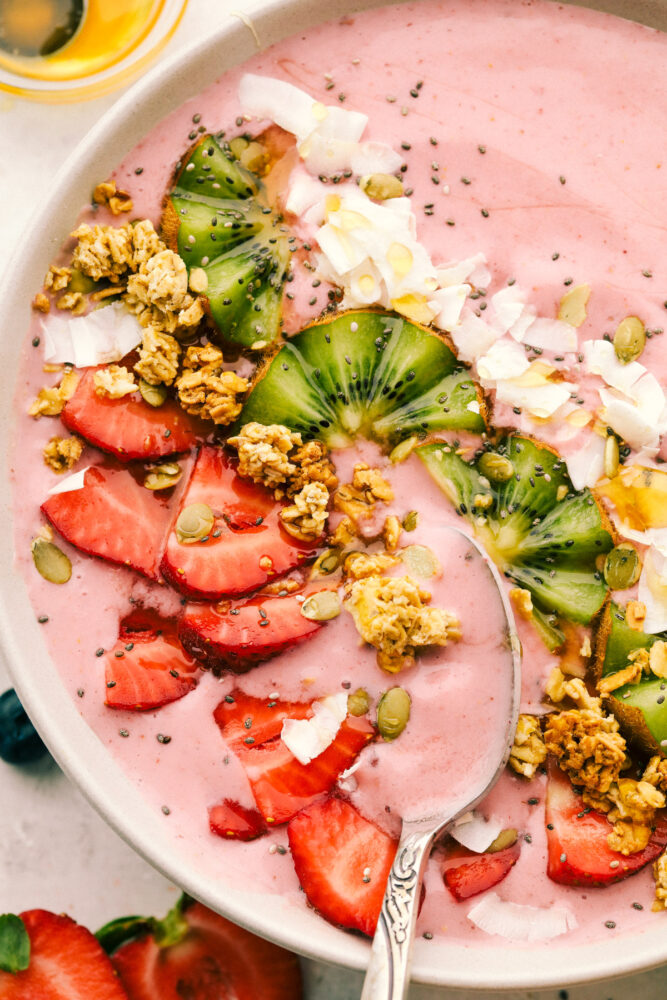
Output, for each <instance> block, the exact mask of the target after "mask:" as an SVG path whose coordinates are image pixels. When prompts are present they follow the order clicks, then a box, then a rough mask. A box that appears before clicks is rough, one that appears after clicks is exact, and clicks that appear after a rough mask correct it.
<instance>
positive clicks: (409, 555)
mask: <svg viewBox="0 0 667 1000" xmlns="http://www.w3.org/2000/svg"><path fill="white" fill-rule="evenodd" d="M398 554H399V555H400V557H401V562H402V563H404V564H405V566H406V567H407V568H408V571H409V572H410V573H412V574H414V576H418V577H419V578H420V579H422V580H429V579H430V578H431V577H432V576H436V575H437V574H438V573H439V572H440V563H439V562H438V560H437V559H436V557H435V554H434V553H433V552H432V551H431V549H429V548H428V547H427V546H426V545H407V546H406V547H405V548H404V549H401V550H400V552H399V553H398Z"/></svg>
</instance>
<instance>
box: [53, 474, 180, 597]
mask: <svg viewBox="0 0 667 1000" xmlns="http://www.w3.org/2000/svg"><path fill="white" fill-rule="evenodd" d="M178 492H179V491H178V489H177V490H176V491H174V490H169V491H163V492H162V493H157V492H153V491H151V490H148V489H146V487H145V486H144V485H143V483H142V482H140V481H139V480H138V479H137V478H135V477H134V475H133V474H132V472H130V470H129V469H126V468H124V467H122V466H118V465H116V464H115V463H113V462H112V461H111V460H108V461H106V462H105V463H104V464H103V465H95V466H91V467H90V468H88V469H86V471H85V475H84V484H83V486H82V488H81V489H76V490H68V491H67V492H65V493H55V494H53V495H51V496H49V497H47V499H46V500H45V501H44V503H43V504H42V508H41V509H42V511H43V513H44V514H45V515H46V516H47V517H48V519H49V521H50V522H51V524H52V525H53V526H54V528H56V530H57V531H59V532H60V534H61V535H62V536H63V538H65V539H66V540H67V541H68V542H71V544H72V545H75V546H76V547H77V548H78V549H81V550H82V551H83V552H87V553H88V555H92V556H99V557H100V558H102V559H106V560H108V561H109V562H112V563H118V564H120V565H121V566H128V567H129V568H130V569H134V570H136V571H137V572H138V573H143V574H144V576H147V577H149V578H150V579H151V580H158V579H159V578H160V561H161V558H162V553H163V552H164V547H165V544H166V539H167V534H168V532H169V529H170V527H171V523H172V521H173V517H174V513H175V507H176V504H177V502H178Z"/></svg>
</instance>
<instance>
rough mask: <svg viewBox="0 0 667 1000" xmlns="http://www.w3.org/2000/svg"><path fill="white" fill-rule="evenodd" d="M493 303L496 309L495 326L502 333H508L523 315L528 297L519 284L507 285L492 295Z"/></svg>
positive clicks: (494, 309)
mask: <svg viewBox="0 0 667 1000" xmlns="http://www.w3.org/2000/svg"><path fill="white" fill-rule="evenodd" d="M491 305H492V306H493V311H494V323H495V326H497V328H498V329H499V330H500V331H501V332H502V333H507V331H508V330H509V329H510V327H511V326H514V324H515V323H516V322H517V320H518V319H519V317H520V316H521V314H522V312H523V310H524V308H525V305H526V299H525V295H524V293H523V291H522V290H521V289H520V288H519V286H518V285H507V286H506V287H505V288H501V289H500V291H499V292H496V294H495V295H492V296H491Z"/></svg>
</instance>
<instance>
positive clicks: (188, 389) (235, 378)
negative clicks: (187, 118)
mask: <svg viewBox="0 0 667 1000" xmlns="http://www.w3.org/2000/svg"><path fill="white" fill-rule="evenodd" d="M222 365H223V356H222V351H221V350H220V349H219V348H217V347H215V346H214V345H213V344H206V345H204V346H203V347H202V346H201V345H199V344H197V345H195V346H194V347H188V349H187V351H186V353H185V357H184V359H183V372H182V374H181V376H180V378H179V379H178V380H177V382H176V391H177V392H178V398H179V400H180V403H181V406H182V407H183V409H184V410H185V411H186V413H191V414H192V415H193V416H196V417H203V418H204V419H205V420H212V421H213V423H215V424H231V422H232V421H233V420H235V419H236V418H237V417H238V415H239V413H240V412H241V408H242V405H243V404H242V403H241V402H240V401H239V400H238V398H237V397H238V396H240V395H241V394H242V393H244V392H247V390H248V380H247V379H245V378H241V377H240V376H239V375H237V374H236V372H232V371H223V370H222ZM256 426H257V427H262V424H257V425H256ZM243 430H245V428H244V429H243ZM241 434H243V431H242V432H241ZM240 468H241V466H240V465H239V474H240V475H243V473H242V472H241V471H240Z"/></svg>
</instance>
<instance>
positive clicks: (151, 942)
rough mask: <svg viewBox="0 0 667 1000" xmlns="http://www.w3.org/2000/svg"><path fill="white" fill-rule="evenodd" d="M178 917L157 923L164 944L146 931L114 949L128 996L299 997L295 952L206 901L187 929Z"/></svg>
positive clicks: (191, 914) (187, 920)
mask: <svg viewBox="0 0 667 1000" xmlns="http://www.w3.org/2000/svg"><path fill="white" fill-rule="evenodd" d="M172 913H173V911H172ZM170 917H171V918H172V919H171V920H170ZM177 920H178V916H177V917H176V919H174V918H173V917H172V914H170V916H169V917H168V918H167V919H166V920H164V921H162V922H161V925H158V930H160V931H162V928H163V927H164V930H166V931H167V936H165V934H164V932H162V933H161V934H160V935H159V939H160V940H161V941H163V942H165V943H163V944H162V946H159V945H157V944H156V942H155V938H154V936H153V935H152V934H144V936H142V937H140V938H138V939H135V940H133V941H130V942H129V943H128V944H124V945H122V946H121V947H120V948H119V949H118V951H116V952H115V954H114V955H113V958H112V961H113V964H114V966H115V968H116V970H117V972H118V975H119V977H120V981H121V982H122V984H123V986H124V987H125V989H126V990H127V995H128V997H129V1000H185V998H187V1000H300V998H301V995H302V986H301V972H300V969H299V960H298V959H297V957H296V955H292V954H291V953H290V952H288V951H285V950H284V949H283V948H279V947H278V946H277V945H275V944H271V943H270V942H269V941H264V940H262V939H261V938H258V937H255V935H254V934H251V933H250V932H249V931H246V930H244V929H243V928H242V927H237V926H236V925H235V924H232V923H231V922H230V921H229V920H225V918H224V917H221V916H219V915H218V914H217V913H213V911H212V910H208V909H207V908H206V907H205V906H202V905H201V903H194V904H193V905H191V906H188V907H187V909H185V911H184V913H183V914H182V918H181V923H182V930H181V927H180V926H178V925H177V923H176V921H177ZM154 923H155V922H154ZM99 933H100V935H103V934H104V929H103V930H102V931H100V932H99ZM174 939H175V940H174ZM172 941H174V943H171V942H172ZM35 1000H36V998H35ZM91 1000H93V998H92V997H91Z"/></svg>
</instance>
